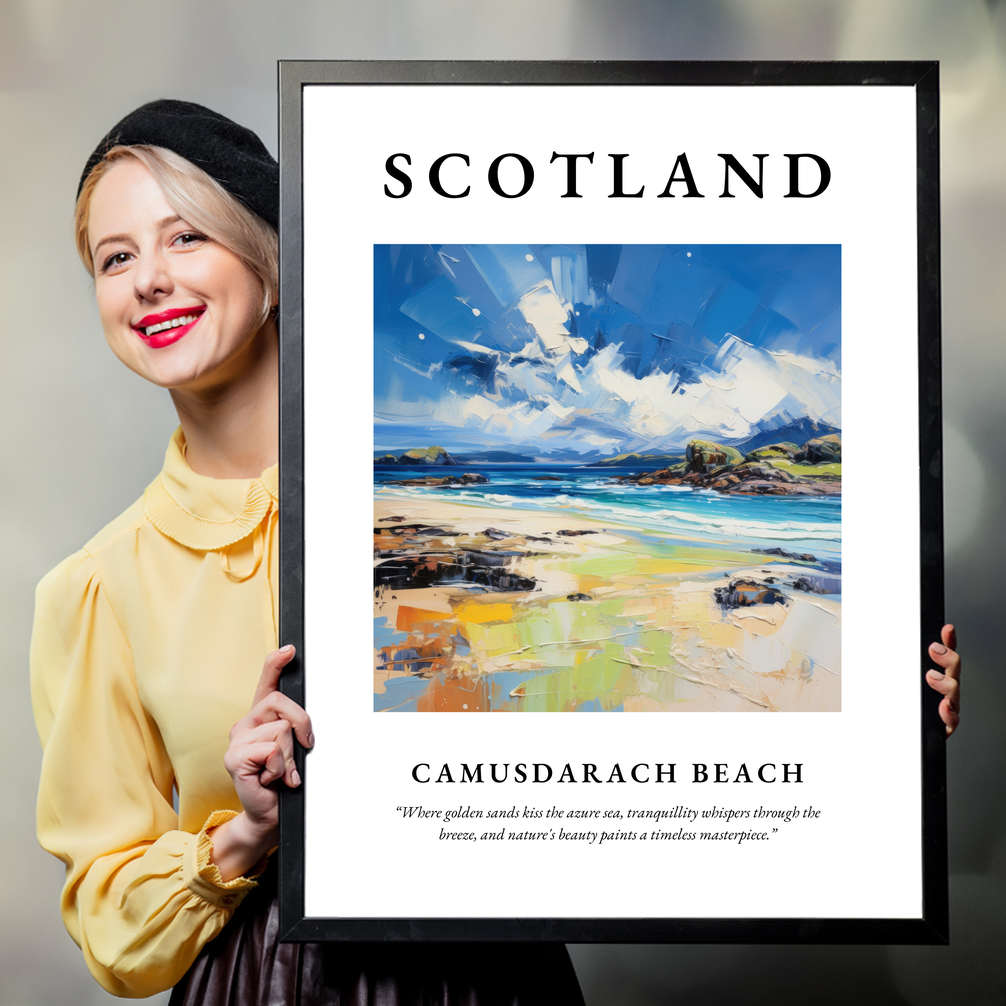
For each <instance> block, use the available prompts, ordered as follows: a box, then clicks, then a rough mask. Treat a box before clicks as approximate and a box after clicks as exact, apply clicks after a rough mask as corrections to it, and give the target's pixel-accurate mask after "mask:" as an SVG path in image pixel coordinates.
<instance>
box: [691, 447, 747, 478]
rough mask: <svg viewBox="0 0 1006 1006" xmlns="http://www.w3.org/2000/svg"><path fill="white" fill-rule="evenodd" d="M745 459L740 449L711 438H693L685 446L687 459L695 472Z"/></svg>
mask: <svg viewBox="0 0 1006 1006" xmlns="http://www.w3.org/2000/svg"><path fill="white" fill-rule="evenodd" d="M743 460H744V458H743V456H742V455H741V453H740V451H736V450H734V449H733V448H732V447H725V446H724V445H723V444H714V443H713V442H712V441H711V440H691V441H689V443H688V446H687V447H686V448H685V461H686V462H687V463H688V468H689V470H690V471H693V472H709V471H712V470H713V469H714V468H720V467H722V466H723V465H737V464H740V463H741V462H742V461H743Z"/></svg>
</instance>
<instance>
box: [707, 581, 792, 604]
mask: <svg viewBox="0 0 1006 1006" xmlns="http://www.w3.org/2000/svg"><path fill="white" fill-rule="evenodd" d="M713 595H714V596H715V598H716V603H717V604H718V605H719V606H720V607H721V608H748V607H750V606H751V605H752V604H789V600H788V599H787V597H786V595H785V594H783V593H782V592H781V591H779V590H777V589H776V588H775V587H773V586H772V584H771V583H765V582H762V581H759V580H747V579H744V580H731V581H730V583H729V585H728V586H726V587H715V588H714V589H713Z"/></svg>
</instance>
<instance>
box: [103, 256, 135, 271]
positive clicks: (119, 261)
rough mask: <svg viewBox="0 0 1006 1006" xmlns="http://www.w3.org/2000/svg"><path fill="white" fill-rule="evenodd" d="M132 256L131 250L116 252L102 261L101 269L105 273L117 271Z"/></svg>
mask: <svg viewBox="0 0 1006 1006" xmlns="http://www.w3.org/2000/svg"><path fill="white" fill-rule="evenodd" d="M130 258H131V256H130V254H129V252H124V251H121V252H114V253H113V254H111V255H109V256H108V258H106V259H105V261H104V262H102V264H101V271H102V272H103V273H106V272H117V271H118V270H119V268H120V267H121V266H124V265H125V264H126V263H127V262H128V261H129V260H130Z"/></svg>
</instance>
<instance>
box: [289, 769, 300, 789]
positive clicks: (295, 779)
mask: <svg viewBox="0 0 1006 1006" xmlns="http://www.w3.org/2000/svg"><path fill="white" fill-rule="evenodd" d="M290 781H291V782H292V783H293V784H294V786H299V785H300V773H299V772H298V771H297V770H296V769H294V770H293V772H291V773H290Z"/></svg>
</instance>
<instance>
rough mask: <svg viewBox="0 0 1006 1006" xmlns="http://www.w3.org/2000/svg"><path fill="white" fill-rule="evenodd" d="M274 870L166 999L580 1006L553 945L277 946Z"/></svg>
mask: <svg viewBox="0 0 1006 1006" xmlns="http://www.w3.org/2000/svg"><path fill="white" fill-rule="evenodd" d="M274 877H275V871H274V870H269V871H268V872H267V874H266V876H265V877H263V882H262V883H261V884H260V886H259V887H258V888H256V889H255V890H254V891H252V892H251V893H250V894H249V895H248V896H247V897H246V898H245V900H244V902H242V904H241V907H240V908H239V909H238V910H237V911H236V912H235V913H234V917H233V918H232V919H231V921H230V922H229V923H228V924H227V927H226V928H225V929H224V930H223V932H222V933H221V934H220V935H219V936H218V937H217V938H216V939H215V940H213V941H211V942H210V943H208V944H207V945H206V946H205V947H204V948H203V950H202V952H201V953H200V954H199V956H198V957H197V958H196V961H195V963H194V964H193V965H192V967H191V968H190V969H189V972H188V974H186V976H185V978H184V979H182V981H181V982H179V984H178V985H176V986H175V988H174V991H173V992H172V994H171V1000H170V1006H583V996H582V994H581V992H580V986H579V983H578V982H577V979H576V973H575V972H574V970H573V965H572V963H571V961H570V959H569V954H568V953H567V952H566V948H565V946H563V944H561V943H280V942H279V911H278V905H277V901H276V887H275V879H274Z"/></svg>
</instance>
